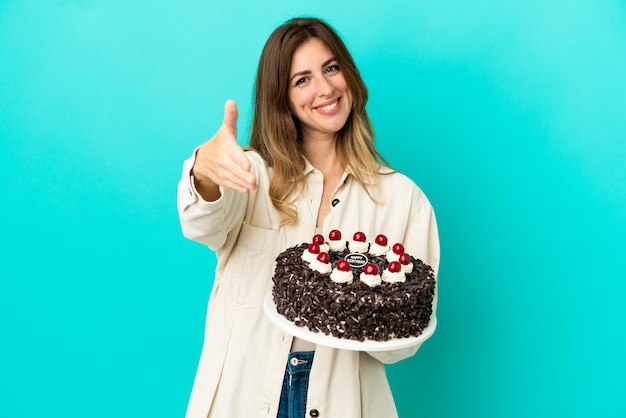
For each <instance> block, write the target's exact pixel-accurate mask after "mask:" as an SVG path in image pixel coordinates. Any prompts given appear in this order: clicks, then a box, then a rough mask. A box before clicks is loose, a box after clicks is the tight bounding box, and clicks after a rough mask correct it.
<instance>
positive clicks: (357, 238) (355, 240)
mask: <svg viewBox="0 0 626 418" xmlns="http://www.w3.org/2000/svg"><path fill="white" fill-rule="evenodd" d="M369 246H370V245H369V243H368V242H367V238H366V237H365V234H364V233H363V232H355V233H354V236H353V237H352V241H349V242H348V250H349V251H350V252H351V253H366V252H367V250H368V248H369Z"/></svg>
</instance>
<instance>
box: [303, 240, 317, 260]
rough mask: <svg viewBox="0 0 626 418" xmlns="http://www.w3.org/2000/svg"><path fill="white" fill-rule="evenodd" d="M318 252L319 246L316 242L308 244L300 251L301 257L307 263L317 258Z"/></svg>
mask: <svg viewBox="0 0 626 418" xmlns="http://www.w3.org/2000/svg"><path fill="white" fill-rule="evenodd" d="M319 253H320V246H319V245H317V244H314V243H313V244H309V246H308V247H307V248H306V249H305V250H304V251H303V252H302V259H303V260H304V261H306V262H307V263H312V262H313V261H315V260H317V255H318V254H319Z"/></svg>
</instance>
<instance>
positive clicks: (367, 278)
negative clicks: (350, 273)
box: [360, 272, 382, 287]
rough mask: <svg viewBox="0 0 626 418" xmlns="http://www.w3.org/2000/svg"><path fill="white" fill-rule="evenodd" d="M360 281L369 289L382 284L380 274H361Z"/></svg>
mask: <svg viewBox="0 0 626 418" xmlns="http://www.w3.org/2000/svg"><path fill="white" fill-rule="evenodd" d="M360 279H361V281H362V282H363V283H365V284H366V285H368V286H369V287H375V286H379V285H380V284H381V283H382V281H381V279H380V275H378V274H365V272H363V273H361V276H360Z"/></svg>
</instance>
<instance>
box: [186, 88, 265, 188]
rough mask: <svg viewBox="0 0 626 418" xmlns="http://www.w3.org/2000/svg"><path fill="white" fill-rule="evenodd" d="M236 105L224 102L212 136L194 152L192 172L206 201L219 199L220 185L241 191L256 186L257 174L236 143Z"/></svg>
mask: <svg viewBox="0 0 626 418" xmlns="http://www.w3.org/2000/svg"><path fill="white" fill-rule="evenodd" d="M237 117H238V111H237V104H236V103H235V102H234V101H233V100H227V101H226V103H225V104H224V121H223V122H222V126H220V128H219V129H218V130H217V132H216V133H215V135H214V136H213V137H212V138H211V139H209V140H208V141H207V142H205V143H204V144H203V145H202V146H201V147H200V148H199V149H198V151H197V153H196V161H195V164H194V166H193V168H192V173H193V175H194V177H195V178H196V180H197V182H196V186H197V188H198V192H199V193H200V194H201V195H202V196H203V197H204V198H207V197H208V200H216V199H217V198H219V196H220V193H219V187H218V186H222V187H227V188H230V189H233V190H236V191H238V192H240V193H247V192H249V191H251V190H254V189H255V188H256V177H255V176H254V174H253V173H252V171H251V170H250V161H249V160H248V157H246V155H245V153H244V151H243V149H242V148H241V147H240V146H239V144H237Z"/></svg>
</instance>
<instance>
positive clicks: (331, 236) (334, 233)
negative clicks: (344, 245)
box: [328, 229, 341, 241]
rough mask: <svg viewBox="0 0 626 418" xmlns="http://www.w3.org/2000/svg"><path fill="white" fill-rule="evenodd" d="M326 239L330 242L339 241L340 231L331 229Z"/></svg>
mask: <svg viewBox="0 0 626 418" xmlns="http://www.w3.org/2000/svg"><path fill="white" fill-rule="evenodd" d="M328 238H329V239H330V240H331V241H339V240H340V239H341V231H339V230H338V229H333V230H332V231H330V233H329V234H328Z"/></svg>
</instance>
